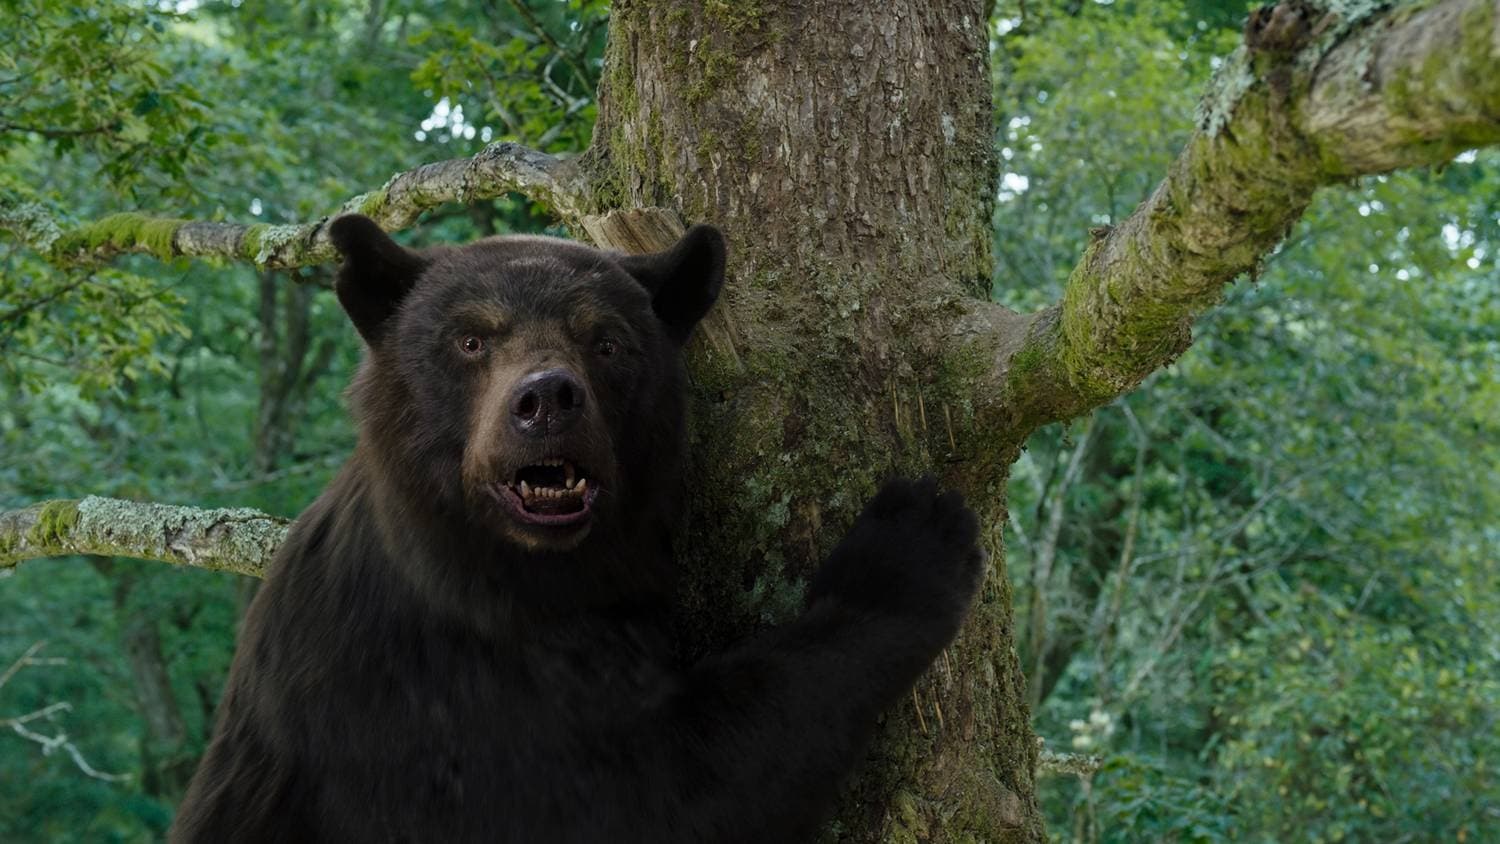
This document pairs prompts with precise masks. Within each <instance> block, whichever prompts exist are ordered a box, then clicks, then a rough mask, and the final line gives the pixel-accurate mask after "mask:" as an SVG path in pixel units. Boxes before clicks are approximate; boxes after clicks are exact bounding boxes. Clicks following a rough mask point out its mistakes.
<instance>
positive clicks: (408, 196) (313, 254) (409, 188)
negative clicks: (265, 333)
mask: <svg viewBox="0 0 1500 844" xmlns="http://www.w3.org/2000/svg"><path fill="white" fill-rule="evenodd" d="M512 192H515V193H520V194H524V195H525V196H528V197H530V198H532V199H534V200H537V201H539V202H543V203H546V204H547V205H548V206H550V207H551V208H552V210H553V211H554V212H556V213H557V214H558V215H560V216H562V217H565V218H568V219H576V218H577V217H579V216H581V215H582V214H583V213H584V211H585V209H586V208H587V206H588V205H589V202H590V197H591V195H592V191H591V189H590V185H589V180H588V179H587V177H586V176H585V175H584V174H583V171H582V170H581V169H579V167H578V166H577V165H576V163H575V161H574V159H571V158H569V159H561V158H555V157H553V156H550V155H547V154H545V153H540V152H537V151H535V150H532V149H528V148H526V147H523V146H521V145H519V144H513V143H496V144H491V145H489V146H487V147H485V148H484V149H483V150H481V151H480V152H479V154H478V155H475V156H474V157H473V158H454V159H450V160H448V161H437V162H434V163H432V164H424V165H422V166H421V167H417V168H416V169H414V170H408V171H406V172H404V173H398V174H396V175H395V176H392V177H391V179H390V180H389V181H387V182H386V183H385V186H384V187H382V188H380V189H379V190H377V191H374V192H372V193H367V194H363V195H361V196H356V197H354V198H353V199H350V200H348V201H347V202H345V203H344V204H343V205H342V206H341V207H340V209H339V211H337V212H335V213H334V214H332V215H330V216H329V217H322V218H320V219H317V220H313V221H311V222H307V223H297V224H289V225H270V224H266V223H255V224H248V225H247V224H243V223H218V222H199V221H192V220H180V219H173V218H168V217H154V216H151V215H148V214H140V213H123V214H111V215H109V216H108V217H104V218H102V219H100V220H96V221H94V222H91V223H85V224H81V225H71V224H70V223H69V222H67V221H65V220H62V219H59V217H58V215H56V214H55V213H53V212H52V211H50V210H48V209H46V208H44V207H42V206H40V205H38V204H36V203H29V202H20V201H15V200H11V199H7V198H5V197H0V229H6V230H9V231H10V232H12V233H13V234H15V236H16V237H17V238H18V239H19V240H21V242H23V243H25V244H26V245H28V246H30V247H31V248H32V249H35V250H36V251H37V252H38V253H40V254H42V255H43V256H44V257H46V258H47V259H48V260H49V261H52V262H54V263H57V264H65V265H66V264H87V263H93V262H98V261H105V260H109V259H110V258H113V257H114V256H116V255H119V254H122V253H128V252H135V253H143V254H147V255H152V256H155V257H157V258H160V259H162V260H171V259H173V258H179V257H185V256H186V257H200V258H228V259H232V260H237V261H249V262H251V263H254V264H256V265H258V266H260V267H265V268H271V269H286V268H290V267H304V266H310V265H312V264H319V263H323V262H325V261H330V260H332V259H333V258H334V256H335V252H334V248H333V244H332V242H330V241H329V239H328V233H327V231H326V229H325V224H326V223H327V222H328V220H329V219H330V218H331V217H333V216H337V214H338V213H344V212H358V213H361V214H364V215H366V216H369V217H372V218H373V219H374V220H375V221H376V222H377V223H379V224H380V226H381V227H382V228H384V229H386V230H387V231H397V230H400V229H404V228H406V227H407V226H410V225H411V224H412V223H414V222H416V220H417V218H418V217H419V216H421V214H422V213H423V212H424V211H428V210H431V209H433V208H436V207H438V206H439V205H442V204H444V203H447V202H459V203H468V202H473V201H475V200H481V199H491V198H494V197H497V196H503V195H504V194H507V193H512Z"/></svg>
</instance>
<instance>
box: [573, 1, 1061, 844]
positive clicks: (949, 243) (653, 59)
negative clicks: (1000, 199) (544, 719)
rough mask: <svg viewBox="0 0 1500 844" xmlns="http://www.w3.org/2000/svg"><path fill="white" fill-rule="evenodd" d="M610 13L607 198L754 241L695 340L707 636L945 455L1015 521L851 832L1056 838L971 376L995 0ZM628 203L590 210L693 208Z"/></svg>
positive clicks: (695, 540)
mask: <svg viewBox="0 0 1500 844" xmlns="http://www.w3.org/2000/svg"><path fill="white" fill-rule="evenodd" d="M610 25H611V30H610V38H609V47H608V52H607V55H606V59H605V73H604V79H603V82H602V84H601V87H600V91H599V122H598V124H597V126H596V128H595V134H594V139H595V140H594V145H593V147H592V149H591V150H590V152H589V154H588V155H587V156H586V157H585V160H584V161H583V162H582V163H581V166H582V168H583V169H584V170H585V171H586V172H587V173H588V174H589V178H590V181H592V182H593V183H594V184H595V185H596V189H595V199H596V202H598V203H599V204H600V206H601V207H600V209H599V210H603V209H605V208H609V207H616V208H626V209H629V208H642V207H648V208H649V207H661V208H667V209H672V210H674V211H677V212H680V213H681V215H682V216H683V217H685V218H687V219H690V220H693V221H698V220H702V221H709V222H712V223H714V224H715V225H717V226H719V227H721V228H722V229H723V230H724V231H725V233H726V235H727V236H728V239H729V242H730V253H731V279H730V282H729V283H728V284H727V286H726V289H725V293H724V296H723V298H722V299H721V300H720V303H719V304H718V306H716V308H715V311H714V313H713V314H712V315H711V316H710V317H709V319H708V321H707V323H706V324H705V325H704V326H703V327H702V329H700V333H699V336H698V338H697V339H696V341H695V343H694V345H693V347H692V349H691V369H692V373H693V392H694V403H693V412H692V431H693V435H692V445H691V447H690V453H691V454H692V455H693V456H694V459H695V463H694V466H693V468H692V477H691V478H690V484H691V488H692V489H693V490H695V497H694V499H693V501H692V504H691V512H690V514H689V518H688V522H687V530H686V533H685V534H684V535H683V537H682V540H681V542H680V543H679V549H680V556H681V558H682V560H683V563H684V569H685V570H684V583H683V589H682V591H683V594H684V596H685V605H686V611H685V613H684V616H683V619H682V628H683V630H684V632H685V633H686V638H687V640H688V641H690V642H691V643H692V646H693V647H695V648H697V649H700V650H706V649H710V648H714V647H718V646H720V645H722V644H723V643H724V642H725V641H726V640H730V639H733V638H736V637H739V636H743V635H745V634H746V633H748V632H749V631H751V630H753V629H755V628H756V627H759V626H762V625H764V624H767V623H772V622H776V621H779V620H782V619H784V618H786V617H787V616H788V615H789V614H790V613H792V612H794V611H795V609H796V608H797V606H798V604H799V601H800V596H801V591H802V584H803V580H804V578H805V577H806V575H807V574H808V573H809V572H810V571H811V570H812V568H813V566H815V565H816V563H817V562H818V561H819V560H820V559H821V557H822V556H823V555H824V554H826V553H827V551H828V550H829V548H830V547H831V545H832V544H833V543H834V542H835V541H837V540H838V539H839V538H840V535H841V532H842V531H843V530H844V529H846V528H847V526H848V525H849V524H850V522H851V521H852V518H853V515H854V513H855V512H856V510H857V508H858V507H859V506H860V504H861V503H862V502H863V501H864V500H865V499H866V498H867V497H868V496H869V495H870V494H871V493H872V492H873V491H874V489H875V487H876V485H877V483H878V482H879V481H880V480H881V479H882V478H883V477H885V476H888V475H892V474H906V475H914V474H923V473H929V472H936V473H938V474H939V475H940V476H941V478H942V480H943V482H944V483H946V484H947V485H949V486H953V487H957V488H959V489H962V490H963V491H964V492H966V493H967V494H968V495H969V497H970V499H971V500H972V502H973V503H974V505H975V506H976V507H977V508H978V509H979V510H980V511H981V513H982V518H983V519H984V522H985V524H987V525H989V526H990V529H989V530H988V532H987V534H988V535H987V546H988V550H989V552H990V560H991V570H990V573H989V577H988V581H987V583H986V586H985V589H984V591H983V595H982V597H981V599H980V601H979V604H978V606H977V607H976V609H975V612H974V616H973V618H972V620H971V622H970V624H969V625H968V626H967V627H966V629H965V632H964V634H963V635H962V637H961V638H960V640H959V641H958V642H957V643H956V644H955V645H954V646H953V647H952V648H951V649H950V650H949V652H948V653H947V654H946V655H945V656H944V658H943V659H942V660H940V661H939V663H938V665H937V666H935V668H934V669H933V670H932V671H931V672H930V673H929V675H928V676H927V677H926V678H925V679H924V680H923V681H922V682H921V683H920V684H919V686H918V688H917V689H916V691H915V693H914V694H913V695H912V697H911V699H910V700H908V701H906V702H905V704H904V705H902V706H901V707H900V708H899V709H898V710H897V711H895V712H892V713H891V714H890V715H889V717H888V718H887V721H886V724H885V728H884V730H883V732H882V734H881V738H880V739H879V741H878V744H877V746H876V748H875V750H874V752H873V753H872V756H871V758H870V759H869V760H868V762H867V764H866V765H865V766H864V768H863V769H862V770H861V772H860V774H859V775H858V778H857V781H856V782H854V783H853V784H852V786H851V787H850V789H849V790H848V792H847V797H846V799H845V800H844V802H843V805H842V806H841V807H840V812H839V817H838V820H837V821H836V823H835V824H834V826H833V833H832V834H833V835H834V837H836V838H838V839H840V840H849V841H916V840H942V841H947V840H964V839H966V838H968V839H973V840H984V841H1034V840H1040V839H1041V838H1042V837H1043V830H1042V824H1041V818H1040V814H1039V812H1038V809H1037V806H1036V802H1035V798H1034V792H1035V789H1034V785H1033V770H1034V768H1035V765H1036V748H1035V742H1034V739H1033V736H1032V733H1031V729H1030V726H1029V716H1028V712H1027V709H1026V705H1025V696H1024V693H1023V689H1024V679H1023V677H1022V674H1021V671H1020V668H1019V665H1018V662H1017V660H1016V657H1015V653H1014V650H1013V648H1012V644H1011V594H1010V588H1009V586H1008V583H1007V580H1006V577H1005V569H1004V555H1003V549H1002V546H1001V540H1000V525H1001V524H1003V522H1004V507H1005V501H1004V495H1003V493H1004V489H1005V476H1006V472H1007V467H1008V466H1009V465H1010V462H1011V459H1012V458H1013V456H1014V454H1015V449H1016V447H1017V445H1018V442H1019V441H1018V440H1011V441H1007V440H1006V439H1005V438H1004V437H992V436H988V435H987V433H986V432H983V431H981V430H979V429H978V427H977V426H976V417H975V413H974V407H973V403H972V401H971V400H970V392H969V391H970V389H971V387H972V384H971V383H970V380H971V377H972V375H973V374H974V372H976V371H977V370H982V369H987V368H988V366H989V360H988V358H987V357H984V356H979V357H976V356H975V355H974V354H973V352H972V350H971V349H970V348H969V344H967V343H964V342H957V341H960V340H961V339H962V338H961V337H960V336H958V335H959V334H960V333H961V332H962V331H963V328H962V327H956V323H957V322H959V318H960V317H961V316H962V315H963V314H964V305H963V303H964V302H965V301H966V300H970V299H972V298H973V297H975V296H982V295H984V294H985V293H987V291H988V288H989V283H990V276H991V271H992V259H991V256H990V251H989V241H990V222H989V220H990V211H991V205H990V203H991V198H992V197H993V195H994V185H993V183H992V180H993V178H994V166H993V164H994V162H993V160H992V152H991V143H992V129H991V103H990V97H989V70H988V48H989V44H988V31H987V26H986V21H985V19H984V9H983V6H982V4H981V3H979V2H967V1H966V0H941V2H930V0H923V2H897V3H890V4H869V3H864V2H857V1H856V0H842V2H829V3H821V4H807V3H791V4H744V5H736V4H727V3H709V4H707V5H706V6H704V5H702V4H699V3H693V2H685V1H683V2H679V1H678V0H669V2H653V3H641V2H625V3H617V4H615V6H614V7H613V8H612V17H611V23H610ZM625 216H626V217H627V219H630V220H631V222H629V223H625V221H622V220H620V219H619V217H620V215H615V217H613V218H610V219H609V220H608V221H604V220H601V219H599V218H586V219H585V220H584V222H583V227H584V229H585V230H586V231H587V232H588V233H589V234H590V236H591V237H592V238H593V239H594V240H595V241H596V242H600V243H601V244H602V245H606V246H612V247H616V248H625V249H629V250H631V251H636V250H638V249H644V248H652V247H659V246H660V245H661V244H663V243H666V242H669V239H670V236H671V234H672V232H671V231H670V225H668V226H667V227H666V230H665V231H664V232H663V235H661V236H653V235H651V234H650V233H649V232H650V230H651V229H653V228H655V227H657V224H655V223H643V222H641V217H642V215H640V214H636V215H625ZM648 216H649V215H648ZM657 216H659V215H657ZM622 223H624V224H623V225H622ZM643 232H644V233H643ZM913 563H914V564H920V561H913Z"/></svg>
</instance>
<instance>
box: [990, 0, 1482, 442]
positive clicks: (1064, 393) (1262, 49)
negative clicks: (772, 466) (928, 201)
mask: <svg viewBox="0 0 1500 844" xmlns="http://www.w3.org/2000/svg"><path fill="white" fill-rule="evenodd" d="M1497 22H1500V0H1427V1H1426V2H1412V3H1402V4H1394V3H1385V2H1374V0H1282V2H1279V3H1276V4H1272V5H1269V6H1267V7H1265V8H1262V9H1260V10H1259V11H1257V12H1256V13H1254V14H1253V15H1251V18H1250V21H1249V23H1248V24H1247V26H1246V29H1245V43H1244V45H1243V46H1242V47H1241V48H1240V49H1239V50H1238V51H1237V52H1236V53H1235V54H1234V55H1233V56H1232V57H1231V58H1230V59H1229V60H1228V61H1226V62H1225V64H1224V66H1223V67H1222V68H1221V70H1220V72H1219V74H1218V75H1217V77H1216V78H1215V81H1214V83H1213V85H1212V86H1211V88H1210V91H1209V93H1208V95H1207V97H1206V98H1205V99H1204V101H1203V105H1202V107H1201V109H1200V113H1199V121H1198V126H1197V129H1196V131H1195V132H1194V134H1193V136H1192V138H1191V139H1190V140H1189V141H1188V143H1187V146H1186V148H1185V149H1184V150H1183V151H1182V153H1181V155H1180V156H1179V157H1178V158H1177V160H1176V161H1175V162H1174V163H1173V165H1172V167H1171V169H1170V171H1169V172H1168V174H1167V176H1166V178H1165V180H1163V181H1162V182H1161V184H1160V185H1159V186H1158V187H1157V188H1156V190H1155V191H1154V192H1153V193H1152V194H1151V196H1150V197H1149V198H1147V199H1146V201H1145V202H1143V203H1142V204H1141V205H1140V207H1139V208H1137V209H1136V211H1135V212H1134V213H1133V214H1132V215H1131V216H1130V217H1129V218H1127V219H1126V220H1124V221H1122V222H1121V223H1120V224H1119V225H1117V226H1116V227H1114V228H1113V229H1102V230H1096V232H1095V236H1094V239H1093V241H1092V242H1091V243H1090V244H1089V246H1088V248H1087V249H1086V250H1085V252H1084V255H1083V259H1082V260H1081V261H1080V263H1079V264H1078V266H1077V268H1076V269H1075V270H1074V271H1073V274H1072V277H1071V278H1070V279H1069V281H1068V284H1067V287H1066V289H1065V292H1064V295H1063V300H1062V302H1061V303H1059V304H1057V305H1055V306H1053V307H1052V308H1050V309H1048V310H1046V311H1043V312H1041V313H1038V314H1035V315H1033V317H1032V319H1031V321H1030V324H1029V326H1028V327H1027V330H1026V337H1025V341H1024V342H1023V343H1021V344H1020V346H1019V348H1016V349H1014V350H1013V351H1011V352H1010V353H1009V354H1007V355H1006V356H1004V357H1003V358H1002V359H1000V360H999V361H998V364H999V370H998V375H999V379H998V380H1000V381H1001V382H1002V385H1003V386H1002V390H1003V391H1004V393H1005V394H1006V397H1007V398H1006V401H1007V403H1008V404H1009V405H1010V406H1011V409H1012V412H1014V413H1017V414H1019V416H1020V417H1021V418H1023V419H1024V420H1025V422H1026V423H1027V427H1028V430H1029V429H1030V428H1032V427H1035V426H1036V425H1039V424H1044V423H1046V422H1050V421H1055V420H1060V419H1067V418H1071V417H1074V416H1077V415H1080V414H1082V413H1086V412H1088V411H1089V410H1090V409H1092V408H1094V407H1098V406H1100V405H1102V404H1105V403H1107V402H1109V401H1110V400H1112V399H1114V398H1115V397H1117V396H1119V395H1121V394H1123V393H1125V392H1127V391H1129V390H1131V389H1132V388H1134V387H1135V386H1136V385H1137V384H1139V383H1140V382H1141V381H1142V380H1143V379H1144V378H1145V377H1146V376H1147V375H1149V374H1150V373H1151V372H1153V371H1155V370H1156V369H1158V368H1160V367H1162V366H1164V365H1166V364H1167V363H1170V362H1171V361H1172V360H1173V359H1175V358H1176V357H1177V356H1178V355H1180V354H1182V352H1183V351H1184V350H1185V349H1187V347H1188V345H1189V344H1190V343H1191V342H1192V323H1193V320H1194V318H1195V317H1196V316H1197V315H1198V314H1200V313H1202V312H1203V311H1204V310H1205V309H1207V308H1209V307H1210V306H1212V305H1213V304H1215V303H1216V302H1217V301H1218V300H1219V298H1220V296H1221V294H1222V291H1223V289H1224V286H1225V285H1226V284H1228V283H1229V282H1230V281H1232V280H1233V279H1234V278H1235V277H1237V276H1239V275H1240V274H1242V273H1245V272H1249V271H1253V270H1254V269H1255V267H1256V265H1257V263H1258V262H1259V261H1261V260H1262V259H1263V257H1264V256H1265V255H1267V254H1268V253H1269V252H1270V251H1271V250H1272V249H1274V248H1275V247H1276V246H1277V244H1279V243H1280V242H1281V240H1282V239H1283V238H1284V237H1285V236H1286V234H1287V232H1288V231H1289V229H1290V228H1291V226H1292V225H1293V223H1295V222H1296V221H1297V219H1298V218H1299V217H1301V215H1302V213H1303V212H1304V210H1305V209H1306V208H1307V206H1308V203H1309V202H1310V201H1311V199H1312V196H1313V194H1314V193H1315V192H1316V191H1317V190H1318V189H1319V188H1321V187H1324V186H1328V185H1337V184H1346V183H1348V182H1349V181H1350V180H1351V179H1354V178H1357V177H1359V176H1364V175H1370V174H1376V173H1384V172H1388V171H1391V170H1395V169H1400V168H1407V167H1422V166H1430V165H1438V164H1441V163H1443V162H1446V161H1448V160H1449V159H1451V158H1452V157H1453V156H1454V155H1456V154H1457V153H1459V152H1462V151H1464V150H1467V149H1472V148H1476V147H1482V146H1488V145H1492V144H1496V143H1500V23H1497Z"/></svg>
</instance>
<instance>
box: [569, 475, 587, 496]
mask: <svg viewBox="0 0 1500 844" xmlns="http://www.w3.org/2000/svg"><path fill="white" fill-rule="evenodd" d="M588 491H589V479H588V478H584V479H583V480H581V481H579V482H578V486H575V487H573V494H574V495H583V494H584V493H585V492H588Z"/></svg>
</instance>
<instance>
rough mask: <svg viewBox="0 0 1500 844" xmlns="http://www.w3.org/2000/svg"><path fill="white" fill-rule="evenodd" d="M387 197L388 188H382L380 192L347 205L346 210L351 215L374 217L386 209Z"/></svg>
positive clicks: (369, 194)
mask: <svg viewBox="0 0 1500 844" xmlns="http://www.w3.org/2000/svg"><path fill="white" fill-rule="evenodd" d="M386 196H387V194H386V186H382V187H381V188H380V189H379V190H373V191H370V192H369V193H367V194H364V195H362V196H359V197H356V198H355V199H353V200H350V201H349V203H348V204H347V205H345V210H346V211H348V212H350V213H355V214H363V215H365V216H366V217H373V216H375V215H376V214H379V213H380V212H381V210H382V209H384V208H385V201H386Z"/></svg>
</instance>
